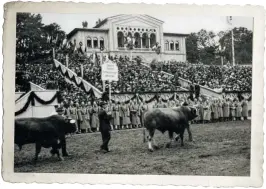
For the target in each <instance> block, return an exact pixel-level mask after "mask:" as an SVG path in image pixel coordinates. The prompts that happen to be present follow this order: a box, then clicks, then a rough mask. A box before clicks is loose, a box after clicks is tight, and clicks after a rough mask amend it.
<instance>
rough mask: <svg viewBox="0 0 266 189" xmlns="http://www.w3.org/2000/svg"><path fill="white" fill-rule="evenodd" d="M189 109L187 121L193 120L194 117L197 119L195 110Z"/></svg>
mask: <svg viewBox="0 0 266 189" xmlns="http://www.w3.org/2000/svg"><path fill="white" fill-rule="evenodd" d="M189 108H190V113H189V120H193V119H195V118H196V117H198V115H197V109H196V108H194V107H189Z"/></svg>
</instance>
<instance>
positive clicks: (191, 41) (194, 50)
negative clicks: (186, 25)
mask: <svg viewBox="0 0 266 189" xmlns="http://www.w3.org/2000/svg"><path fill="white" fill-rule="evenodd" d="M186 49H187V61H189V62H192V63H197V62H199V49H198V36H197V34H196V33H191V34H190V35H189V36H187V38H186Z"/></svg>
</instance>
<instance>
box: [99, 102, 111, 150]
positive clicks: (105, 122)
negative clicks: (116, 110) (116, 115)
mask: <svg viewBox="0 0 266 189" xmlns="http://www.w3.org/2000/svg"><path fill="white" fill-rule="evenodd" d="M107 104H108V103H107V102H104V101H103V102H101V103H100V106H101V110H100V111H99V114H98V116H99V122H100V129H99V130H100V132H101V134H102V140H103V144H102V145H101V150H103V151H104V152H105V153H107V152H110V151H109V148H108V143H109V141H110V139H111V134H110V130H111V124H110V120H111V119H112V113H111V112H108V111H107Z"/></svg>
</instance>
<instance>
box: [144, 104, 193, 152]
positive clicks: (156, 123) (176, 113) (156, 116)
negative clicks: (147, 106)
mask: <svg viewBox="0 0 266 189" xmlns="http://www.w3.org/2000/svg"><path fill="white" fill-rule="evenodd" d="M196 117H197V115H196V109H195V108H193V107H188V106H180V107H177V108H156V109H153V110H151V111H148V112H146V113H145V115H144V127H145V128H146V129H147V131H148V134H149V136H148V146H149V150H150V151H153V146H154V147H155V148H158V146H157V144H156V142H155V140H154V138H153V137H154V132H155V130H156V129H157V130H159V131H161V132H162V133H164V132H165V131H168V132H169V138H170V142H169V143H168V144H167V147H170V145H171V142H172V141H173V134H174V133H176V134H178V135H179V136H180V139H181V146H183V145H184V142H183V136H184V131H185V129H187V130H188V133H189V140H190V141H192V134H191V131H190V128H189V121H191V120H193V119H194V118H196ZM145 128H144V130H143V131H144V133H143V134H144V142H145ZM178 138H179V137H177V138H176V140H178ZM152 143H153V144H152Z"/></svg>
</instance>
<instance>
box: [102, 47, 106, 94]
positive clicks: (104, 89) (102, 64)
mask: <svg viewBox="0 0 266 189" xmlns="http://www.w3.org/2000/svg"><path fill="white" fill-rule="evenodd" d="M102 65H103V51H101V66H102ZM103 92H105V81H103Z"/></svg>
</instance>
